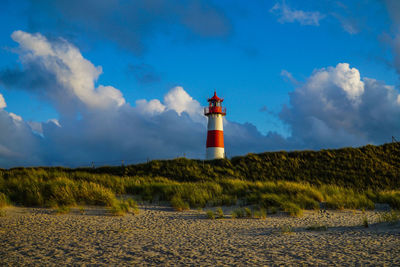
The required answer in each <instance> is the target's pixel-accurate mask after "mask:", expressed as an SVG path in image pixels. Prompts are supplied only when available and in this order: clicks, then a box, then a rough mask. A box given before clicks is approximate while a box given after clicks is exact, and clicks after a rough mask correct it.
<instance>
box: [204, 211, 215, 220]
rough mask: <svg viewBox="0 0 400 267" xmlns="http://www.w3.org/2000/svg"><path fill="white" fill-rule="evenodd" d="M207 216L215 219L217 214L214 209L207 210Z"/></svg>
mask: <svg viewBox="0 0 400 267" xmlns="http://www.w3.org/2000/svg"><path fill="white" fill-rule="evenodd" d="M206 217H207V219H211V220H214V219H215V214H214V212H213V211H212V210H208V211H207V212H206Z"/></svg>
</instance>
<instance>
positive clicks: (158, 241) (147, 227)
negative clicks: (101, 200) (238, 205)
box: [0, 205, 400, 266]
mask: <svg viewBox="0 0 400 267" xmlns="http://www.w3.org/2000/svg"><path fill="white" fill-rule="evenodd" d="M140 209H141V210H140V213H139V214H137V215H132V214H128V215H126V216H122V217H115V216H110V215H108V214H107V212H106V211H105V210H104V209H103V208H100V207H85V212H84V213H83V214H81V213H80V211H79V210H78V209H73V210H72V212H71V213H69V214H63V215H55V214H54V212H53V211H52V210H50V209H44V208H16V207H13V208H8V209H6V215H5V216H3V217H0V244H1V247H0V264H1V265H6V266H7V265H11V266H20V265H36V266H42V265H82V264H89V265H90V264H95V265H132V264H137V265H148V266H150V265H164V266H170V265H196V266H197V265H201V266H211V265H213V266H214V265H219V266H224V265H225V266H233V265H240V266H244V265H253V266H254V265H282V264H283V265H299V264H310V265H399V264H400V225H399V223H397V224H394V225H393V224H389V223H381V224H374V223H375V222H377V221H378V220H379V212H376V211H366V212H365V213H362V212H361V211H357V212H354V211H328V212H327V213H320V212H317V211H306V212H305V213H304V215H303V216H302V217H300V218H293V217H289V216H287V215H282V214H277V215H268V216H267V218H266V219H230V218H228V219H220V220H209V219H206V216H205V211H197V210H190V211H184V212H176V211H173V210H172V209H171V208H169V207H166V206H156V205H144V206H143V205H142V206H141V207H140ZM225 212H227V210H226V209H225ZM364 217H366V218H367V219H368V222H369V224H370V227H368V228H364V227H363V226H362V222H363V219H364ZM313 224H321V225H327V226H328V227H329V228H328V230H326V231H311V230H307V227H309V226H311V225H313Z"/></svg>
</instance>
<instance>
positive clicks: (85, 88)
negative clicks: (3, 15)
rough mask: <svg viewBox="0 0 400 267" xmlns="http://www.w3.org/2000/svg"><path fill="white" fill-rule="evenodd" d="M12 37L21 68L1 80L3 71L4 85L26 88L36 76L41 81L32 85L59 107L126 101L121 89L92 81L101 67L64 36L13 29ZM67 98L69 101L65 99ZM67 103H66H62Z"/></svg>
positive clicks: (8, 72)
mask: <svg viewBox="0 0 400 267" xmlns="http://www.w3.org/2000/svg"><path fill="white" fill-rule="evenodd" d="M11 37H12V39H13V40H14V41H16V42H17V43H18V44H19V50H18V51H19V55H20V61H21V63H22V65H23V66H24V67H25V68H24V69H22V70H14V71H13V73H12V74H11V76H18V78H17V79H14V80H12V81H10V80H9V79H8V80H7V79H1V78H2V77H5V76H10V72H12V71H10V70H8V71H7V72H2V73H1V74H0V79H1V80H4V81H5V82H4V84H5V85H6V86H14V85H16V84H17V83H18V84H22V86H24V87H25V88H23V89H26V88H27V87H28V86H29V84H30V81H31V80H32V79H34V77H35V75H36V74H38V77H42V81H41V82H38V83H37V84H35V87H38V88H39V89H40V93H41V94H43V95H44V96H46V97H48V98H50V100H51V101H53V102H54V101H55V102H56V105H57V106H58V108H59V109H60V110H66V109H69V107H70V102H74V103H75V104H76V105H83V106H85V107H86V106H87V107H89V108H109V107H111V106H121V105H123V104H124V103H125V99H124V98H123V96H122V93H121V91H119V90H117V89H115V88H114V87H112V86H103V85H100V86H98V87H97V88H96V87H95V82H96V80H97V78H98V77H99V75H100V74H101V73H102V69H101V67H95V66H94V65H93V64H92V63H91V62H90V61H88V60H86V59H85V58H83V57H82V55H81V53H80V51H79V49H78V48H76V47H75V46H73V45H71V44H70V43H68V42H67V41H65V40H63V39H59V40H57V41H56V42H50V41H49V40H47V38H46V37H44V36H42V35H41V34H30V33H26V32H23V31H15V32H13V34H12V35H11ZM66 99H70V101H65V100H66ZM65 103H67V106H66V105H65Z"/></svg>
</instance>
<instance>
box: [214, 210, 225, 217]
mask: <svg viewBox="0 0 400 267" xmlns="http://www.w3.org/2000/svg"><path fill="white" fill-rule="evenodd" d="M215 215H216V218H217V219H223V218H224V212H223V211H222V208H221V207H218V208H217V210H216V211H215Z"/></svg>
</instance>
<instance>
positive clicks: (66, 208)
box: [55, 206, 71, 214]
mask: <svg viewBox="0 0 400 267" xmlns="http://www.w3.org/2000/svg"><path fill="white" fill-rule="evenodd" d="M70 211H71V208H70V207H69V206H59V207H57V208H56V209H55V213H56V214H68V213H70Z"/></svg>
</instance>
